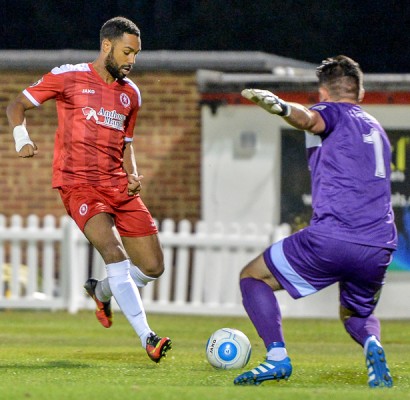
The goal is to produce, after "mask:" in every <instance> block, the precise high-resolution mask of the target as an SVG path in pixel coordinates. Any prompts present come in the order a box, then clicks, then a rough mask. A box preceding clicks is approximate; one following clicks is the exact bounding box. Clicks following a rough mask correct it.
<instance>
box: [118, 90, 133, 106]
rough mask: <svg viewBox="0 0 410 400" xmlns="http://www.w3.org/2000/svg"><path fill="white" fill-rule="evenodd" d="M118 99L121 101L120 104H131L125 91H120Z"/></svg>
mask: <svg viewBox="0 0 410 400" xmlns="http://www.w3.org/2000/svg"><path fill="white" fill-rule="evenodd" d="M120 101H121V104H122V105H123V106H124V107H129V106H130V104H131V100H130V98H129V97H128V96H127V95H126V94H125V93H121V95H120Z"/></svg>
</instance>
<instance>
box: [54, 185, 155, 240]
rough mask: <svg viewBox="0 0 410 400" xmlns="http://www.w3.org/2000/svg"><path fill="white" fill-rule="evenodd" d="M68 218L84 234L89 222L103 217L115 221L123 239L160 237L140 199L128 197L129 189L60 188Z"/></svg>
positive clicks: (120, 187)
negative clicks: (106, 216)
mask: <svg viewBox="0 0 410 400" xmlns="http://www.w3.org/2000/svg"><path fill="white" fill-rule="evenodd" d="M58 190H59V192H60V196H61V199H62V200H63V203H64V206H65V208H66V210H67V213H68V215H69V216H70V217H71V218H72V219H73V220H74V221H75V222H76V224H77V225H78V226H79V228H80V229H81V231H84V226H85V224H86V223H87V221H88V220H89V219H90V218H91V217H93V216H94V215H97V214H99V213H108V214H111V215H112V216H113V217H114V220H115V225H116V227H117V230H118V232H119V234H120V235H121V236H130V237H137V236H148V235H154V234H156V233H158V229H157V227H156V225H155V222H154V220H153V218H152V216H151V214H150V212H149V211H148V209H147V207H146V206H145V204H144V203H143V202H142V200H141V197H140V196H139V195H136V196H128V191H127V185H125V186H115V187H104V186H88V185H78V186H63V187H60V188H58Z"/></svg>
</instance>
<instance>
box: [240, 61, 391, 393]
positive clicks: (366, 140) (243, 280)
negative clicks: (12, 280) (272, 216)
mask: <svg viewBox="0 0 410 400" xmlns="http://www.w3.org/2000/svg"><path fill="white" fill-rule="evenodd" d="M317 77H318V79H319V89H318V90H319V99H320V102H319V103H318V104H315V105H314V106H313V107H311V108H310V109H307V108H306V107H304V106H302V105H300V104H297V103H288V102H285V101H283V100H282V99H280V98H278V97H277V96H275V95H274V94H273V93H271V92H269V91H267V90H259V89H245V90H243V91H242V95H243V96H244V97H245V98H247V99H249V100H250V101H252V102H254V103H256V104H257V105H258V106H260V107H262V108H263V109H265V110H266V111H268V112H270V113H271V114H277V115H279V116H281V117H282V118H283V119H284V120H285V121H286V122H287V123H288V124H290V125H291V126H293V127H295V128H296V129H300V130H303V131H305V135H306V150H307V157H308V164H309V169H310V172H311V185H312V206H313V215H312V219H311V221H310V225H309V226H308V227H306V228H305V229H302V230H301V231H299V232H297V233H295V234H293V235H291V236H289V237H288V238H285V239H284V240H281V241H279V242H277V243H274V244H273V245H271V246H270V247H269V248H267V249H266V250H265V252H264V253H263V254H261V255H260V256H258V257H257V258H256V259H254V260H253V261H251V262H250V263H249V264H248V265H247V266H245V268H243V270H242V271H241V275H240V287H241V292H242V298H243V305H244V308H245V310H246V312H247V313H248V315H249V317H250V319H251V321H252V323H253V324H254V326H255V328H256V330H257V332H258V334H259V336H260V337H261V338H262V340H263V342H264V344H265V346H266V348H267V355H266V360H265V361H264V362H263V363H261V364H260V365H259V366H257V367H256V368H254V369H253V370H251V371H248V372H245V373H243V374H241V375H239V376H238V377H237V378H236V379H235V381H234V383H235V384H237V385H245V384H247V385H258V384H260V383H262V382H263V381H266V380H281V379H287V378H289V377H290V375H291V373H292V364H291V360H290V358H289V357H288V354H287V350H286V347H285V340H284V336H283V332H282V323H281V312H280V308H279V304H278V302H277V299H276V297H275V293H274V292H275V291H276V290H282V289H284V290H286V291H287V292H288V293H289V294H290V295H291V296H292V297H293V298H294V299H298V298H300V297H304V296H308V295H310V294H313V293H316V292H318V291H319V290H321V289H323V288H325V287H327V286H329V285H332V284H334V283H336V282H337V283H338V284H339V291H340V319H341V321H342V323H343V324H344V327H345V329H346V331H347V332H348V333H349V334H350V336H351V337H352V338H353V339H354V340H355V341H356V342H357V343H358V344H359V345H361V346H362V347H363V351H364V355H365V360H366V365H367V374H368V384H369V386H370V387H391V386H392V385H393V381H392V377H391V374H390V371H389V368H388V365H387V363H386V358H385V353H384V349H383V347H382V345H381V343H380V322H379V320H378V319H377V318H376V317H375V315H374V314H373V312H374V309H375V307H376V305H377V302H378V300H379V296H380V292H381V289H382V286H383V283H384V277H385V273H386V269H387V267H388V266H389V264H390V262H391V259H392V253H393V251H394V250H395V249H396V247H397V232H396V227H395V224H394V214H393V211H392V207H391V190H390V156H391V151H390V143H389V140H388V137H387V135H386V132H385V131H384V129H383V128H382V127H381V126H380V124H379V123H378V121H377V120H376V119H375V118H374V117H372V116H371V115H369V114H368V113H367V112H365V111H364V110H363V109H362V108H361V107H360V106H359V103H360V102H361V101H362V99H363V96H364V89H363V73H362V71H361V69H360V67H359V65H358V64H357V63H356V62H355V61H353V60H352V59H350V58H348V57H346V56H341V55H340V56H336V57H333V58H328V59H326V60H325V61H323V62H322V64H321V65H320V66H319V67H318V68H317Z"/></svg>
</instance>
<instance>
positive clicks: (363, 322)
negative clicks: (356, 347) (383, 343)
mask: <svg viewBox="0 0 410 400" xmlns="http://www.w3.org/2000/svg"><path fill="white" fill-rule="evenodd" d="M344 325H345V328H346V331H347V332H348V333H349V334H350V336H351V337H352V338H353V339H354V340H355V341H356V342H357V343H359V344H360V345H361V346H364V344H365V342H366V339H367V338H368V337H369V336H376V338H377V339H378V340H380V321H379V320H378V319H377V318H376V317H375V316H374V315H373V314H371V315H369V316H368V317H367V318H360V317H354V316H353V317H350V318H348V319H347V320H346V321H344Z"/></svg>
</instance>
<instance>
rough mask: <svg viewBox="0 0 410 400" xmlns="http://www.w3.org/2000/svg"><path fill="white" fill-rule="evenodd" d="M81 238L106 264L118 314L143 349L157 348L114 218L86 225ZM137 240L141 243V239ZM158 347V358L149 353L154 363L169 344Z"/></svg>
mask: <svg viewBox="0 0 410 400" xmlns="http://www.w3.org/2000/svg"><path fill="white" fill-rule="evenodd" d="M84 234H85V235H86V237H87V239H88V240H89V241H90V243H91V244H92V245H93V246H94V247H95V248H96V249H97V250H98V252H99V253H100V254H101V256H102V258H103V260H104V261H105V263H106V270H107V280H108V284H109V289H110V291H111V293H112V295H113V296H114V298H115V300H116V301H117V303H118V305H119V307H120V308H121V311H122V312H123V313H124V315H125V317H126V318H127V319H128V321H129V323H130V324H131V326H132V327H133V328H134V330H135V332H136V333H137V335H138V336H139V337H140V339H141V343H142V345H143V347H144V348H147V345H149V346H151V347H154V348H156V347H157V345H158V343H157V342H158V340H157V339H158V337H157V336H156V335H155V333H154V332H153V331H152V329H151V328H150V327H149V325H148V322H147V318H146V314H145V310H144V306H143V304H142V300H141V296H140V293H139V290H138V288H137V286H136V284H135V282H134V281H133V279H132V278H131V275H130V268H131V263H130V260H129V259H128V254H127V252H126V250H125V248H124V246H123V243H122V240H121V238H120V236H119V233H118V231H117V228H116V226H115V224H114V219H113V217H112V216H111V215H109V214H107V213H101V214H97V215H95V216H94V217H92V218H90V219H89V220H88V221H87V223H86V225H85V227H84ZM139 239H141V241H143V240H144V238H139ZM142 247H144V246H142ZM161 340H163V339H162V338H159V341H161ZM159 345H161V346H160V349H159V350H158V351H157V353H158V354H156V353H155V354H154V355H152V354H149V353H148V355H149V356H150V358H151V359H152V360H153V361H155V362H158V361H159V360H160V359H161V357H163V356H164V355H165V352H166V350H168V348H169V347H170V340H169V339H168V338H165V340H163V343H159ZM151 350H152V349H151ZM147 351H148V348H147Z"/></svg>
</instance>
